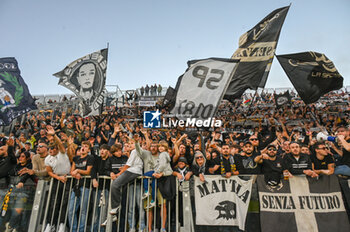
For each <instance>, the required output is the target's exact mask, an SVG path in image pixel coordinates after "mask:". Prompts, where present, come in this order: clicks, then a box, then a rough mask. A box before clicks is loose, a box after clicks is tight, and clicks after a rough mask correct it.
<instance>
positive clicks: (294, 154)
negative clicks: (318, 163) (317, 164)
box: [283, 142, 318, 177]
mask: <svg viewBox="0 0 350 232" xmlns="http://www.w3.org/2000/svg"><path fill="white" fill-rule="evenodd" d="M289 147H290V153H288V154H286V155H285V156H284V157H283V163H284V165H285V167H286V169H288V171H289V172H290V173H291V174H292V175H302V174H305V175H307V176H311V177H317V176H318V174H317V173H316V172H314V171H313V170H312V163H311V160H310V157H309V156H308V155H306V154H303V153H301V148H300V145H299V143H297V142H291V143H290V145H289Z"/></svg>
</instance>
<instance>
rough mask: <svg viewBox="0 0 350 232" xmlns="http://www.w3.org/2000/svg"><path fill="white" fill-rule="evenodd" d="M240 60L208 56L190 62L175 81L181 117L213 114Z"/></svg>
mask: <svg viewBox="0 0 350 232" xmlns="http://www.w3.org/2000/svg"><path fill="white" fill-rule="evenodd" d="M237 62H238V60H232V59H221V58H208V59H203V60H193V61H189V62H188V69H187V70H186V72H185V73H184V74H183V75H182V76H180V77H179V79H178V81H177V84H176V88H175V89H176V100H175V106H174V107H173V108H172V109H171V113H172V114H174V115H175V116H176V117H177V118H179V119H186V118H197V119H208V118H212V117H213V116H214V114H215V112H216V110H217V107H218V105H219V104H220V101H221V99H222V97H223V94H224V93H225V91H226V87H227V84H228V82H229V81H230V80H231V77H232V75H233V73H234V70H235V67H236V64H237Z"/></svg>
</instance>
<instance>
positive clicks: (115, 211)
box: [109, 206, 120, 215]
mask: <svg viewBox="0 0 350 232" xmlns="http://www.w3.org/2000/svg"><path fill="white" fill-rule="evenodd" d="M119 208H120V206H118V207H116V208H114V209H112V210H111V211H109V213H110V214H112V215H116V214H117V213H118V211H119Z"/></svg>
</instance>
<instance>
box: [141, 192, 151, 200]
mask: <svg viewBox="0 0 350 232" xmlns="http://www.w3.org/2000/svg"><path fill="white" fill-rule="evenodd" d="M149 195H150V194H149V192H148V191H146V192H145V193H144V194H143V195H142V200H143V199H146V198H147V197H149Z"/></svg>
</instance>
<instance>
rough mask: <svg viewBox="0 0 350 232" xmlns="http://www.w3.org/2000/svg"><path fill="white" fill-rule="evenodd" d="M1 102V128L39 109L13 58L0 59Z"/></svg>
mask: <svg viewBox="0 0 350 232" xmlns="http://www.w3.org/2000/svg"><path fill="white" fill-rule="evenodd" d="M0 100H1V101H0V126H4V125H9V124H10V123H11V122H12V120H14V119H15V118H16V117H18V116H20V115H22V114H25V113H27V112H29V111H31V110H35V109H37V107H36V104H35V101H34V99H33V98H32V96H31V95H30V93H29V89H28V86H27V84H26V83H25V82H24V80H23V78H22V77H21V72H20V70H19V67H18V63H17V60H16V59H15V58H13V57H6V58H0Z"/></svg>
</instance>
